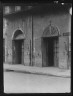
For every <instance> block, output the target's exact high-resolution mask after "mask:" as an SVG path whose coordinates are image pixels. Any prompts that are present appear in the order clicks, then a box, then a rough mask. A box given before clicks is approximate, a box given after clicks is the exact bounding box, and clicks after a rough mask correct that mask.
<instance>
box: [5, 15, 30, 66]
mask: <svg viewBox="0 0 73 96" xmlns="http://www.w3.org/2000/svg"><path fill="white" fill-rule="evenodd" d="M18 29H20V30H21V31H22V32H23V33H24V36H25V40H24V46H25V47H24V59H25V60H24V63H25V65H26V63H27V64H29V62H30V61H29V51H30V49H29V48H30V39H31V16H30V17H29V16H27V17H25V16H24V17H23V16H22V17H21V18H19V17H15V18H14V17H12V18H9V19H7V29H6V33H7V36H6V37H7V38H6V42H7V44H6V46H7V49H8V50H7V51H8V52H7V53H8V56H7V57H8V58H7V60H6V61H7V62H8V63H11V62H12V39H13V34H14V32H15V31H16V30H18ZM26 59H28V60H26Z"/></svg>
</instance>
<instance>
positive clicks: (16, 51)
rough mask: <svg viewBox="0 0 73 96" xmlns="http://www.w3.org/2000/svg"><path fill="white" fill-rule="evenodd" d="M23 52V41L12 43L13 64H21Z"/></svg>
mask: <svg viewBox="0 0 73 96" xmlns="http://www.w3.org/2000/svg"><path fill="white" fill-rule="evenodd" d="M22 52H23V40H14V41H13V63H14V64H22V63H23V60H22V58H23V57H22V56H23V55H22V54H23V53H22Z"/></svg>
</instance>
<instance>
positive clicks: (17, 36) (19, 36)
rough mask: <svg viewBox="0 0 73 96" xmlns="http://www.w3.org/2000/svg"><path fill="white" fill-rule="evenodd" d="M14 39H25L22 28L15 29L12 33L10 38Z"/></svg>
mask: <svg viewBox="0 0 73 96" xmlns="http://www.w3.org/2000/svg"><path fill="white" fill-rule="evenodd" d="M15 39H25V36H24V33H23V31H22V30H20V29H17V30H16V31H15V32H14V33H13V35H12V40H15Z"/></svg>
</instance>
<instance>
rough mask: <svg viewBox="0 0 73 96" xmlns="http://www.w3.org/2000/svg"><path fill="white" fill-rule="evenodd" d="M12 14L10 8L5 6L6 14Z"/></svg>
mask: <svg viewBox="0 0 73 96" xmlns="http://www.w3.org/2000/svg"><path fill="white" fill-rule="evenodd" d="M9 12H10V8H9V6H5V14H7V13H9Z"/></svg>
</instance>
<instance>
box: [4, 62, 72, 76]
mask: <svg viewBox="0 0 73 96" xmlns="http://www.w3.org/2000/svg"><path fill="white" fill-rule="evenodd" d="M3 69H4V70H13V71H17V72H24V73H32V74H39V75H49V76H59V77H65V78H70V77H71V71H70V70H66V69H60V68H56V67H35V66H24V65H19V64H15V65H12V64H3Z"/></svg>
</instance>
